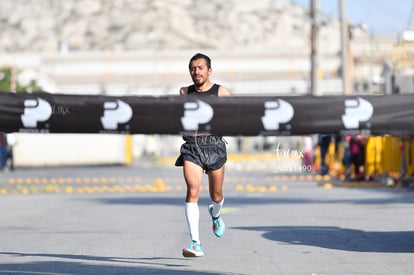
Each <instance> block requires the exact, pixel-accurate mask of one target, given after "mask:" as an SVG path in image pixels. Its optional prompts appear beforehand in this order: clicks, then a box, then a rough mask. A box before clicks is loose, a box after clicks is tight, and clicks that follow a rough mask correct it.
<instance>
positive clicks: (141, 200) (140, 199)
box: [88, 194, 414, 206]
mask: <svg viewBox="0 0 414 275" xmlns="http://www.w3.org/2000/svg"><path fill="white" fill-rule="evenodd" d="M89 199H90V198H88V200H89ZM96 200H97V201H99V202H100V203H104V204H137V205H184V196H183V197H182V198H179V197H165V196H148V194H147V195H145V197H144V196H133V197H132V196H128V197H113V196H112V197H103V198H98V199H96ZM208 203H210V199H209V198H207V197H201V198H200V204H208ZM336 203H341V204H343V203H348V204H356V205H358V204H360V205H371V204H372V205H374V204H381V205H384V204H395V203H407V204H411V203H414V196H413V195H412V194H403V195H393V196H389V197H383V198H355V199H353V198H350V199H330V198H324V199H312V198H309V199H306V198H292V197H291V198H280V197H245V196H244V195H240V197H234V196H226V205H229V206H230V205H232V206H237V205H246V204H250V205H265V204H336Z"/></svg>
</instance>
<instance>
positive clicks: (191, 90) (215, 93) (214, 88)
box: [187, 84, 220, 96]
mask: <svg viewBox="0 0 414 275" xmlns="http://www.w3.org/2000/svg"><path fill="white" fill-rule="evenodd" d="M219 88H220V85H218V84H214V85H213V86H212V87H211V88H210V89H209V90H207V91H205V92H197V90H196V88H195V86H194V85H191V86H189V87H188V90H187V94H188V95H197V96H218V90H219Z"/></svg>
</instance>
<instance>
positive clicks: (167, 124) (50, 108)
mask: <svg viewBox="0 0 414 275" xmlns="http://www.w3.org/2000/svg"><path fill="white" fill-rule="evenodd" d="M413 105H414V95H389V96H348V97H344V96H329V97H244V96H243V97H236V96H233V97H219V98H216V97H211V98H210V97H203V98H197V97H191V96H188V97H181V96H165V97H151V96H125V97H113V96H89V95H88V96H86V95H82V96H79V95H59V94H48V93H33V94H28V93H16V94H14V93H6V92H1V93H0V131H3V132H33V133H37V132H38V133H42V132H46V133H131V134H182V133H183V132H195V131H198V132H210V133H214V134H219V135H226V136H237V135H244V136H255V135H261V134H262V135H305V134H316V133H320V134H324V133H326V134H328V133H333V134H337V133H338V134H339V133H342V134H353V133H364V134H372V135H384V134H389V135H409V134H414V108H413Z"/></svg>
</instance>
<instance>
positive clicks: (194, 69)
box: [190, 58, 211, 87]
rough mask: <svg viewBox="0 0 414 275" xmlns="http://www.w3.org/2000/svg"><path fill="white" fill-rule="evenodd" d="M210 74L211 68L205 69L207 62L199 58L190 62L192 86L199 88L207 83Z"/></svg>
mask: <svg viewBox="0 0 414 275" xmlns="http://www.w3.org/2000/svg"><path fill="white" fill-rule="evenodd" d="M210 74H211V68H208V67H207V62H206V61H205V60H204V59H203V58H201V59H196V60H194V61H192V62H191V65H190V75H191V79H192V80H193V82H194V85H196V86H198V87H200V86H202V85H203V84H204V83H206V82H207V81H208V78H209V76H210Z"/></svg>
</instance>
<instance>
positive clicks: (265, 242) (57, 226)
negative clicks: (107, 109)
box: [0, 166, 414, 275]
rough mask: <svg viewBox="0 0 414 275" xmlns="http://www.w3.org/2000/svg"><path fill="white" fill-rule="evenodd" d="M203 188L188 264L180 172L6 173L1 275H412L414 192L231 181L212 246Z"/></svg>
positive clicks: (316, 180)
mask: <svg viewBox="0 0 414 275" xmlns="http://www.w3.org/2000/svg"><path fill="white" fill-rule="evenodd" d="M206 186H207V177H204V179H203V190H202V195H201V196H202V198H201V200H200V235H201V242H202V245H203V249H204V253H205V256H204V257H201V258H184V257H182V255H181V250H182V248H183V247H185V246H186V245H188V243H189V236H188V234H187V227H186V222H185V217H184V195H185V188H184V183H183V180H182V172H181V169H180V168H174V167H170V168H168V167H165V166H163V167H156V166H148V167H144V166H133V167H122V166H106V167H60V168H56V167H54V168H37V169H18V170H16V171H14V172H0V209H1V213H0V221H1V223H0V274H308V275H311V274H413V270H414V230H413V228H414V215H413V213H414V193H413V192H412V191H409V190H407V189H403V188H385V187H353V188H345V187H343V186H341V185H339V184H338V182H336V181H335V180H334V179H331V178H329V177H327V178H321V177H317V176H315V175H313V174H297V175H281V174H273V173H271V171H270V173H267V172H263V171H256V172H255V171H253V172H240V171H235V170H231V169H228V170H227V171H226V182H225V188H224V193H225V207H224V208H223V212H222V216H223V219H224V221H225V223H226V226H227V229H226V233H225V235H224V236H223V237H222V238H216V237H215V236H214V235H213V232H212V230H211V220H210V217H209V215H208V212H207V206H208V204H209V199H208V190H207V188H206Z"/></svg>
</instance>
